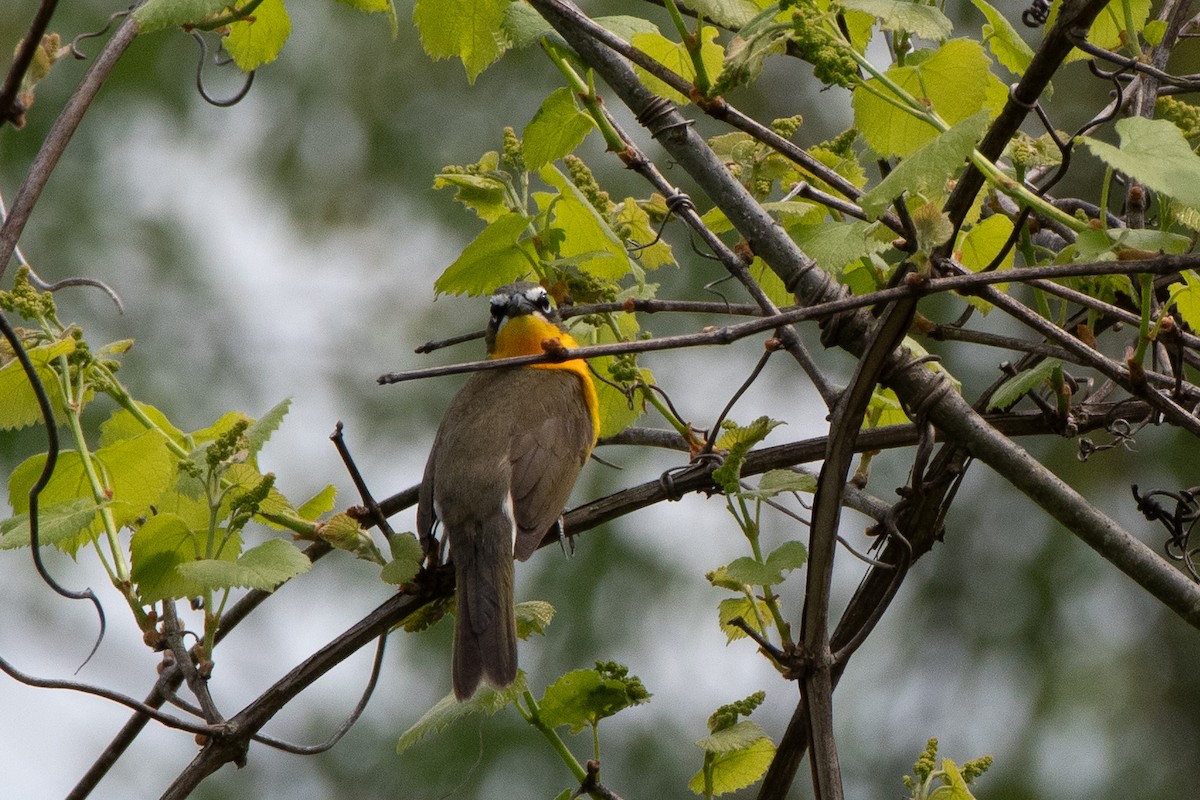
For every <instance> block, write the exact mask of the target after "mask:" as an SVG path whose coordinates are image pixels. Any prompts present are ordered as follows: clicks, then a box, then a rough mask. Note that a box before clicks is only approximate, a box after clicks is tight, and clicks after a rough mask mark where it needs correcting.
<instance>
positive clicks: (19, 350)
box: [0, 314, 106, 672]
mask: <svg viewBox="0 0 1200 800" xmlns="http://www.w3.org/2000/svg"><path fill="white" fill-rule="evenodd" d="M0 334H3V336H4V338H5V339H7V340H8V343H9V345H10V346H11V347H12V350H13V353H14V354H15V355H16V358H17V361H19V362H20V364H21V368H22V369H23V370H24V371H25V376H26V378H27V379H28V380H29V385H30V386H31V387H32V388H33V393H34V395H35V396H36V397H37V402H38V408H39V409H40V411H41V413H42V420H43V422H44V423H45V425H46V461H45V463H44V464H43V465H42V473H41V475H39V476H38V479H37V480H36V481H34V484H33V486H31V487H29V549H30V550H31V551H32V552H33V566H34V569H36V570H37V573H38V575H39V576H40V577H41V579H42V581H43V582H44V583H45V584H46V585H47V586H49V587H50V588H51V589H53V590H54V591H55V593H57V594H58V595H59V596H61V597H65V598H67V599H68V600H90V601H91V602H92V605H94V606H95V607H96V613H97V615H98V616H99V617H100V632H99V634H98V635H97V637H96V643H95V644H94V645H92V650H91V652H90V653H88V655H87V658H85V659H84V660H83V663H82V664H80V665H79V669H83V668H84V667H85V666H86V665H87V663H88V662H89V661H91V660H92V656H94V655H95V654H96V651H97V650H98V649H99V648H100V642H102V641H104V631H105V628H106V625H105V617H104V606H103V605H101V604H100V598H99V597H97V596H96V593H95V592H93V591H92V590H91V589H90V588H88V589H84V590H83V591H78V592H77V591H73V590H71V589H68V588H66V587H65V586H63V585H62V584H60V583H59V582H58V581H56V580H55V579H54V576H52V575H51V574H50V571H49V570H47V569H46V565H45V563H44V562H43V561H42V548H41V542H40V541H38V534H39V525H38V499H39V496H40V495H41V493H42V490H43V489H45V488H46V484H48V483H49V482H50V476H51V475H53V474H54V466H55V464H56V463H57V462H58V451H59V447H58V426H57V424H56V423H55V421H54V410H53V409H52V407H51V405H50V396H49V395H48V394H47V393H46V387H45V386H44V385H43V384H42V380H41V377H40V376H39V375H38V373H37V369H36V368H35V367H34V365H33V361H32V360H30V358H29V354H28V353H26V352H25V347H24V345H23V344H22V343H21V338H20V337H19V336H17V333H16V331H15V330H13V328H12V327H11V326H10V325H9V324H8V320H7V319H5V318H4V315H3V314H0ZM78 671H79V670H76V672H78Z"/></svg>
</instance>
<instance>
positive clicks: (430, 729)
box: [396, 670, 525, 755]
mask: <svg viewBox="0 0 1200 800" xmlns="http://www.w3.org/2000/svg"><path fill="white" fill-rule="evenodd" d="M524 692H525V673H524V672H521V671H519V670H518V671H517V679H516V680H515V681H513V682H512V684H511V685H510V686H509V687H508V688H507V689H504V690H503V691H499V692H498V691H496V690H495V689H493V688H492V687H490V686H482V687H480V689H479V691H477V692H476V693H475V696H474V697H472V698H471V699H470V700H464V701H462V702H459V701H458V700H456V699H455V698H454V695H453V693H451V694H448V695H446V696H445V697H443V698H442V699H441V700H439V701H437V703H435V704H434V706H433V708H431V709H429V710H428V711H426V712H425V713H424V714H422V715H421V718H420V719H419V720H417V721H416V722H414V723H413V724H412V727H410V728H409V729H408V730H406V731H405V732H404V733H402V734H401V735H400V740H399V741H398V742H396V753H397V755H398V754H400V753H403V752H404V751H405V750H407V749H408V748H410V747H412V746H413V745H414V744H416V743H417V742H419V741H421V740H422V739H424V738H425V737H426V736H432V735H433V734H436V733H441V732H442V731H444V730H446V728H449V727H450V726H451V725H453V724H454V723H455V722H458V721H459V720H460V719H466V718H467V717H471V716H474V715H476V714H487V715H489V716H491V715H493V714H495V713H496V712H497V711H499V710H500V709H502V708H506V707H508V706H510V705H512V704H513V703H515V702H516V701H517V698H518V697H520V696H521V695H522V694H524Z"/></svg>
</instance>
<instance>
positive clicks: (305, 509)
mask: <svg viewBox="0 0 1200 800" xmlns="http://www.w3.org/2000/svg"><path fill="white" fill-rule="evenodd" d="M336 497H337V489H335V488H334V487H333V484H330V485H328V486H326V487H325V488H324V489H322V490H321V491H319V492H317V493H316V494H314V495H313V496H312V497H310V498H309V499H308V500H305V501H304V502H303V503H301V504H300V507H299V508H297V509H296V514H297V516H299V517H300V518H301V519H307V520H315V519H317V518H318V517H320V516H321V515H322V514H326V513H328V512H329V511H331V510H333V503H334V499H335V498H336Z"/></svg>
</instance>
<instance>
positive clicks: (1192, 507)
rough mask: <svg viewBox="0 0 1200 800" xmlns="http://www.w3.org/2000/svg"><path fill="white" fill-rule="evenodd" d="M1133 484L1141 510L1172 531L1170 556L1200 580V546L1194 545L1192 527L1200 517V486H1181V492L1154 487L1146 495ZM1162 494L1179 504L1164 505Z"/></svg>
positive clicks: (1165, 548) (1168, 547)
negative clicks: (1198, 561)
mask: <svg viewBox="0 0 1200 800" xmlns="http://www.w3.org/2000/svg"><path fill="white" fill-rule="evenodd" d="M1131 488H1132V490H1133V499H1134V500H1136V501H1137V510H1138V511H1140V512H1141V513H1142V516H1144V517H1145V518H1146V519H1148V520H1150V521H1151V522H1159V523H1162V525H1163V527H1165V528H1166V529H1167V532H1168V533H1169V534H1170V536H1169V537H1168V539H1167V541H1166V542H1165V543H1164V544H1163V551H1164V552H1165V553H1166V554H1167V558H1170V559H1173V560H1175V561H1181V562H1183V566H1184V568H1186V569H1187V571H1188V573H1189V574H1190V575H1191V576H1192V580H1195V581H1197V582H1200V567H1197V565H1196V560H1195V558H1196V555H1197V553H1200V547H1192V545H1191V538H1192V529H1193V528H1194V527H1195V525H1196V521H1197V520H1198V519H1200V502H1197V499H1196V498H1197V495H1200V486H1193V487H1192V488H1190V489H1181V490H1180V491H1178V492H1169V491H1166V490H1165V489H1153V490H1151V491H1149V492H1147V493H1146V494H1144V495H1142V494H1139V493H1138V487H1137V485H1136V484H1135V485H1134V486H1132V487H1131ZM1160 497H1165V498H1168V499H1170V500H1173V501H1174V503H1175V508H1174V509H1172V510H1168V509H1167V508H1164V507H1163V505H1162V504H1161V503H1160V502H1159V501H1158V498H1160Z"/></svg>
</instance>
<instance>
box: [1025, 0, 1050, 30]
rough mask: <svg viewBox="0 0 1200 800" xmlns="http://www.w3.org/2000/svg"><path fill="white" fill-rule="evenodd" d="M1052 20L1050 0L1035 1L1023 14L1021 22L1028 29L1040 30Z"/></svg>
mask: <svg viewBox="0 0 1200 800" xmlns="http://www.w3.org/2000/svg"><path fill="white" fill-rule="evenodd" d="M1049 19H1050V3H1049V1H1048V0H1033V2H1032V3H1030V4H1029V8H1027V9H1025V10H1024V11H1023V12H1022V13H1021V22H1024V23H1025V25H1026V27H1029V28H1040V27H1042V26H1043V25H1045V24H1046V21H1047V20H1049Z"/></svg>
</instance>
